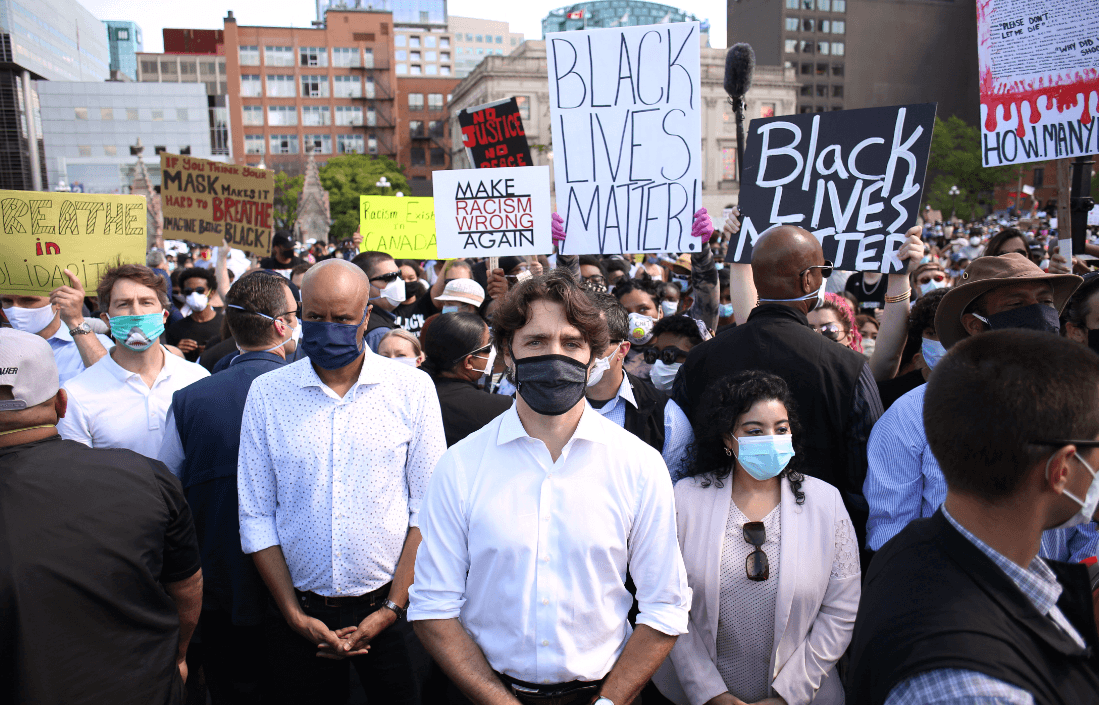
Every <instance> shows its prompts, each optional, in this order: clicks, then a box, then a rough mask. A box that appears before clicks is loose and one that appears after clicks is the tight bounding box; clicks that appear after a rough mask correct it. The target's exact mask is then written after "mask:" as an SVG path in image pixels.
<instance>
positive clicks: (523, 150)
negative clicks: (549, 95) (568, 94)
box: [432, 98, 531, 178]
mask: <svg viewBox="0 0 1099 705" xmlns="http://www.w3.org/2000/svg"><path fill="white" fill-rule="evenodd" d="M458 125H459V126H460V127H461V128H462V145H463V146H464V147H465V148H466V150H467V153H468V154H469V157H470V161H472V162H473V168H475V169H491V168H495V167H508V166H530V165H531V161H530V145H529V144H528V143H527V133H526V132H525V131H524V130H523V117H522V115H521V114H520V113H519V104H518V102H517V101H516V99H515V98H508V99H507V100H501V101H497V102H495V103H489V104H488V105H480V106H477V107H473V108H467V109H464V110H462V111H461V112H459V113H458ZM432 178H434V177H432Z"/></svg>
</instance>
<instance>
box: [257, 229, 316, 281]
mask: <svg viewBox="0 0 1099 705" xmlns="http://www.w3.org/2000/svg"><path fill="white" fill-rule="evenodd" d="M304 261H305V260H303V259H302V258H301V257H298V256H297V255H295V254H294V239H293V238H292V237H290V233H289V232H287V231H286V230H279V231H277V232H276V233H275V235H274V236H273V237H272V238H271V256H270V257H264V258H263V259H261V260H260V261H259V268H260V269H270V270H272V271H275V272H278V273H279V274H281V275H282V276H284V277H286V278H287V279H289V278H290V270H291V269H293V268H294V267H297V266H298V265H299V264H301V263H302V262H304Z"/></svg>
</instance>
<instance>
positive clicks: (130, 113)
mask: <svg viewBox="0 0 1099 705" xmlns="http://www.w3.org/2000/svg"><path fill="white" fill-rule="evenodd" d="M126 119H127V120H139V119H140V118H139V117H138V112H137V108H126Z"/></svg>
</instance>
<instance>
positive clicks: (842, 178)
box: [729, 103, 935, 273]
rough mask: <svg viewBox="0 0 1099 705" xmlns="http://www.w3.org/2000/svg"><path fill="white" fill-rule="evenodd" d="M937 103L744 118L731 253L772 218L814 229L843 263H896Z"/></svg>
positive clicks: (740, 257)
mask: <svg viewBox="0 0 1099 705" xmlns="http://www.w3.org/2000/svg"><path fill="white" fill-rule="evenodd" d="M934 128H935V104H934V103H925V104H922V105H905V106H897V107H891V108H867V109H865V110H842V111H835V112H827V113H815V114H804V115H787V116H784V117H775V118H765V119H759V120H752V122H751V124H750V125H749V128H748V145H747V148H746V149H745V151H744V169H743V173H742V181H741V185H740V212H741V215H742V217H743V221H742V224H741V228H740V235H739V237H738V238H737V239H736V240H735V241H734V242H732V243H731V244H730V249H729V256H731V257H732V260H733V261H735V262H751V261H752V246H753V245H754V244H755V242H756V240H757V239H758V238H759V235H760V233H762V232H763V231H764V230H766V229H767V228H769V227H771V226H772V225H782V224H789V225H797V226H798V227H801V228H805V229H806V230H808V231H810V232H812V233H813V234H814V235H815V236H816V237H817V239H818V240H820V243H821V245H822V246H823V247H824V257H825V259H828V260H830V261H832V262H834V263H835V265H836V267H837V268H839V269H845V270H849V271H870V272H883V273H889V272H900V271H903V269H904V265H903V263H902V262H901V261H900V260H899V259H897V251H898V250H900V248H901V246H902V245H903V244H904V234H905V231H907V230H908V229H909V228H910V227H912V226H913V225H915V224H916V216H917V215H918V214H919V210H920V200H921V197H922V194H923V188H924V182H925V178H926V174H927V156H928V153H929V152H930V150H931V133H932V131H933V130H934Z"/></svg>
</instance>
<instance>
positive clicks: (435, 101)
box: [427, 93, 443, 110]
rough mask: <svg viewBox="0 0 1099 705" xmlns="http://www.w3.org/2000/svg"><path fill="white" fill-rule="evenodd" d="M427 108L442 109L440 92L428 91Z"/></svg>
mask: <svg viewBox="0 0 1099 705" xmlns="http://www.w3.org/2000/svg"><path fill="white" fill-rule="evenodd" d="M427 109H428V110H442V109H443V94H442V93H428V94H427Z"/></svg>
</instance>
